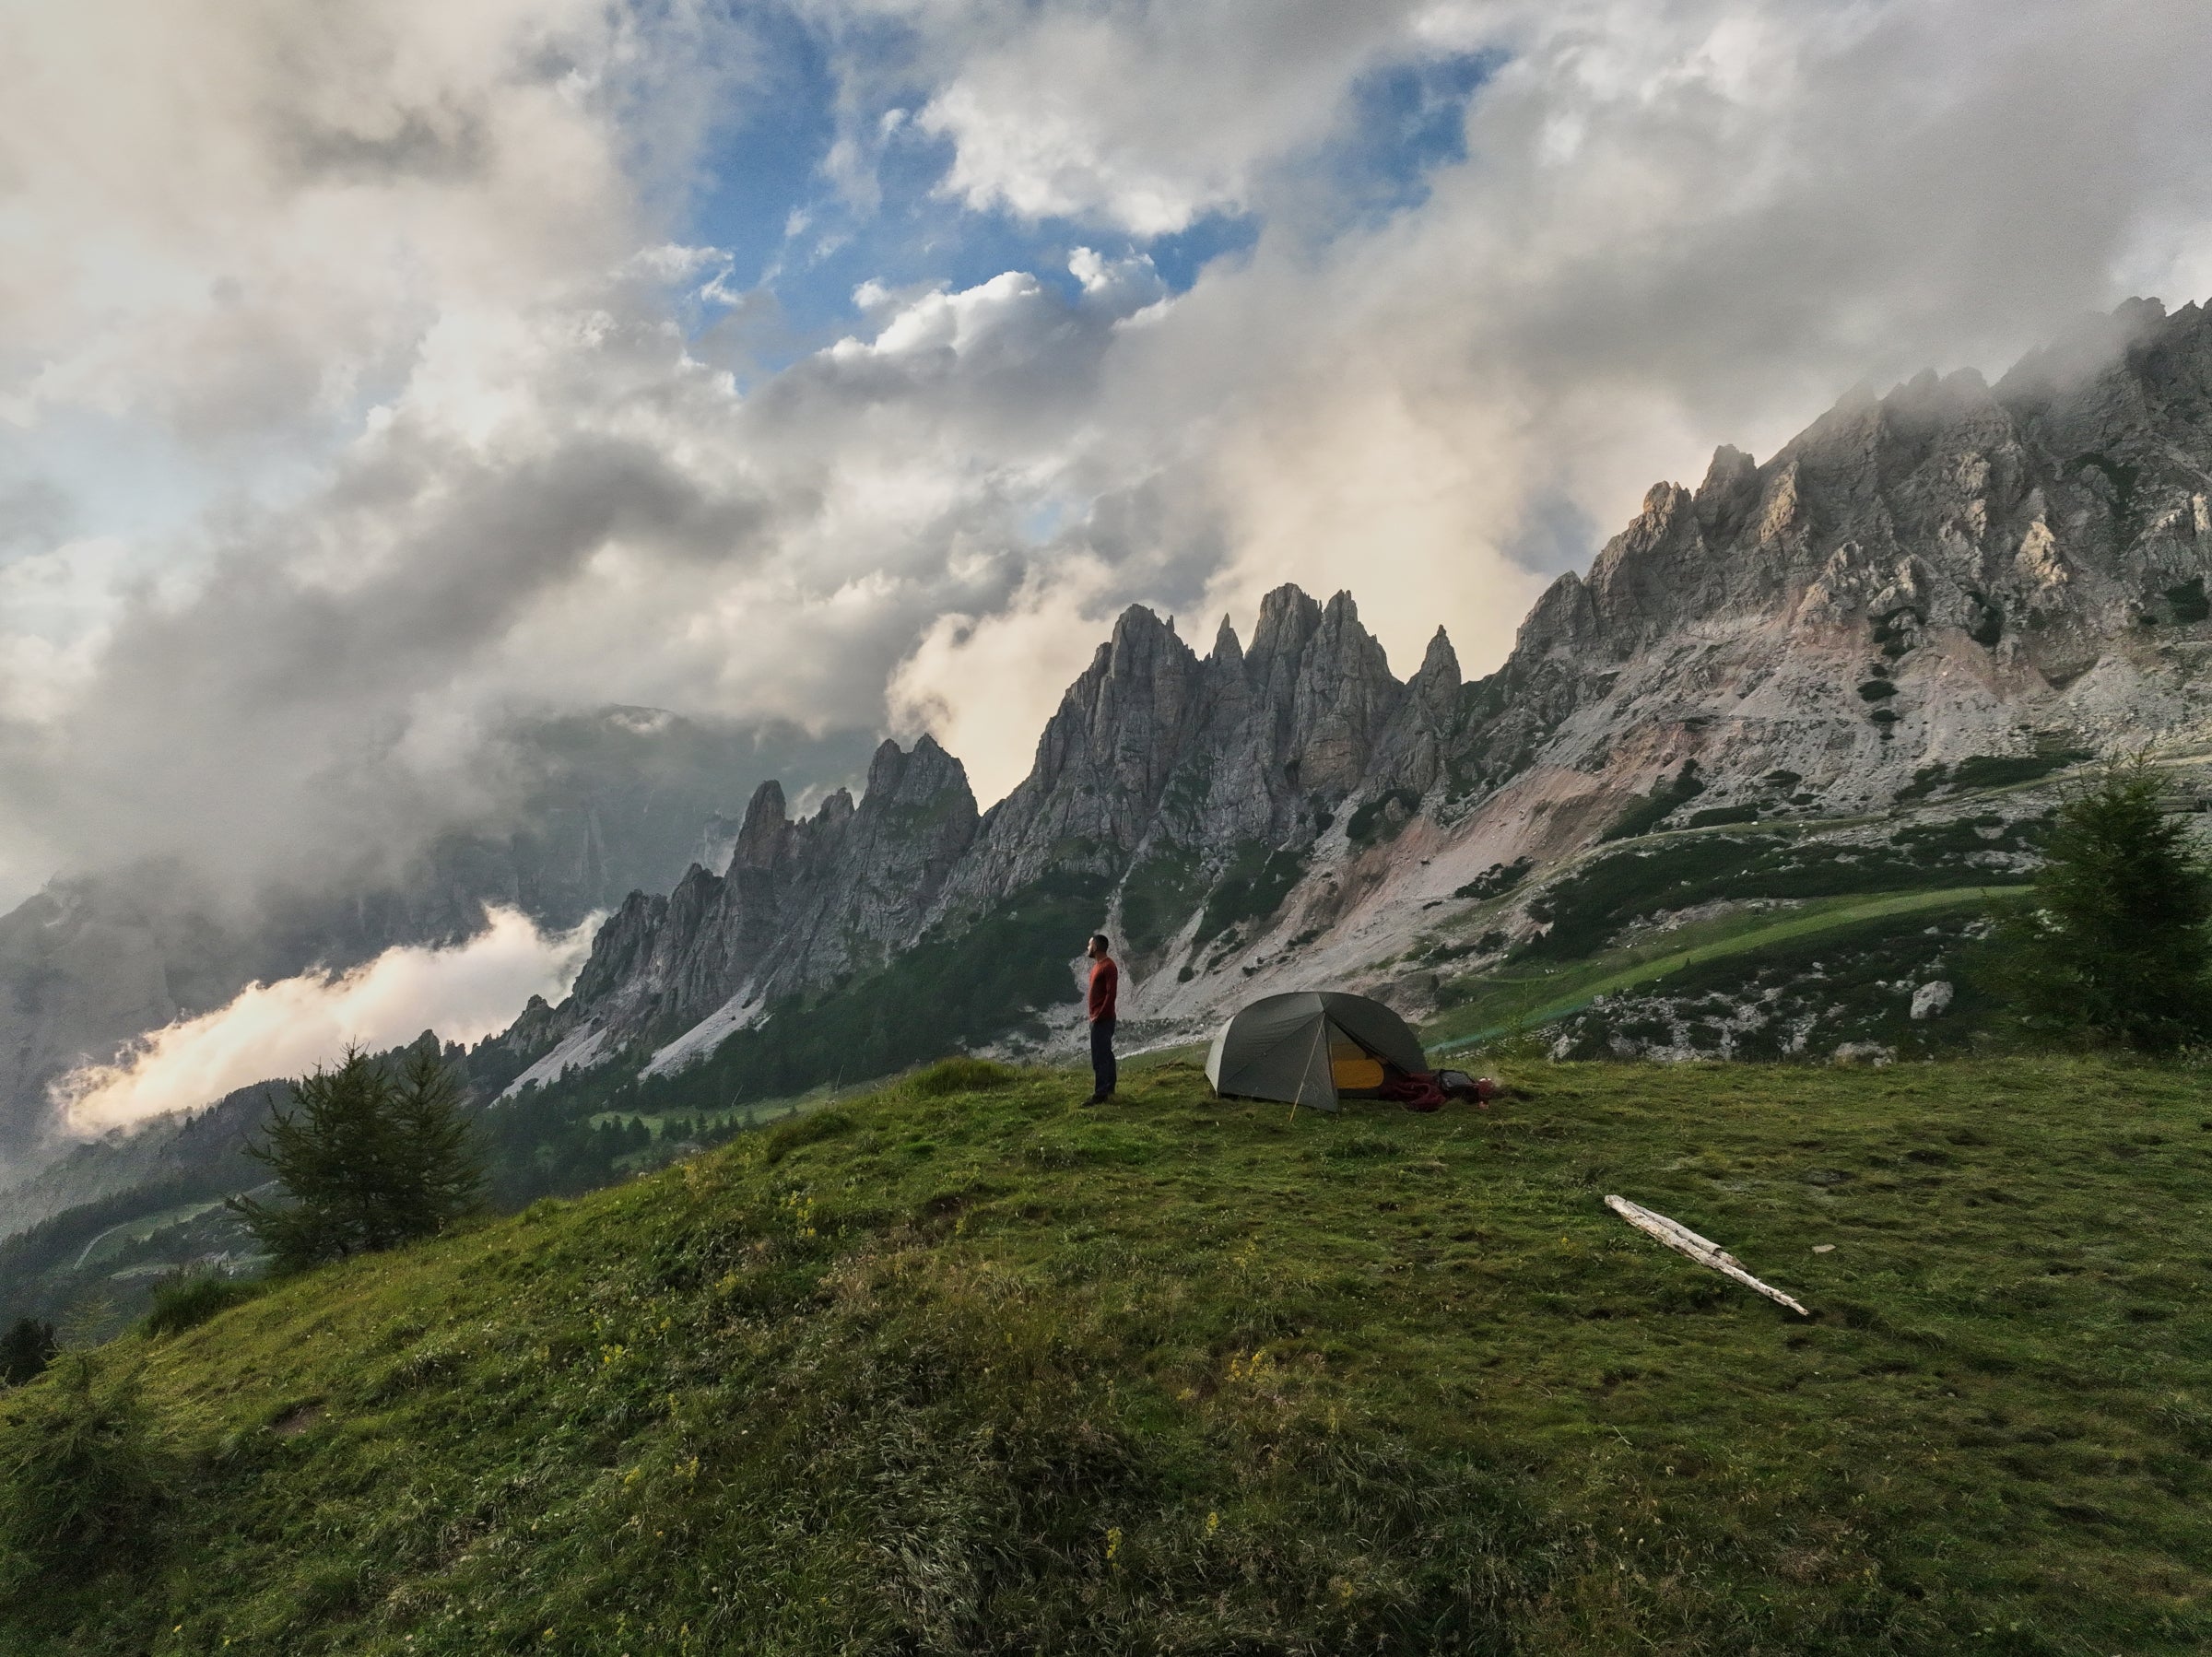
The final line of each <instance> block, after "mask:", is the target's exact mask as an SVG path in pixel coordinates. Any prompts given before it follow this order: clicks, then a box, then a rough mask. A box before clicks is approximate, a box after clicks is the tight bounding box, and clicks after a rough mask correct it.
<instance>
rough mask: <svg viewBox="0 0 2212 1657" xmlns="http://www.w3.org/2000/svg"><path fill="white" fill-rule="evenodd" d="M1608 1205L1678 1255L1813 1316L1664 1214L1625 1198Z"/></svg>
mask: <svg viewBox="0 0 2212 1657" xmlns="http://www.w3.org/2000/svg"><path fill="white" fill-rule="evenodd" d="M1606 1207H1608V1208H1610V1209H1611V1210H1613V1212H1614V1213H1615V1214H1618V1215H1619V1216H1620V1217H1621V1218H1622V1219H1624V1220H1626V1221H1628V1222H1629V1224H1630V1225H1631V1226H1633V1227H1635V1228H1636V1229H1637V1230H1639V1231H1641V1232H1642V1233H1643V1234H1644V1235H1645V1236H1646V1237H1654V1238H1657V1239H1658V1240H1660V1241H1661V1242H1663V1243H1665V1245H1666V1246H1667V1247H1668V1248H1670V1249H1672V1250H1674V1252H1676V1253H1677V1254H1687V1255H1688V1256H1689V1257H1690V1258H1691V1259H1692V1260H1694V1261H1696V1262H1697V1263H1699V1264H1700V1265H1705V1266H1711V1267H1712V1269H1713V1270H1714V1271H1716V1272H1718V1273H1720V1274H1721V1275H1722V1276H1724V1277H1733V1278H1735V1280H1736V1281H1737V1282H1738V1283H1740V1284H1742V1285H1743V1286H1744V1287H1746V1288H1749V1289H1757V1290H1758V1291H1759V1293H1760V1294H1762V1295H1764V1296H1766V1298H1767V1299H1770V1300H1774V1301H1779V1302H1780V1303H1781V1304H1782V1305H1783V1306H1786V1307H1788V1308H1789V1309H1790V1310H1792V1311H1794V1312H1795V1313H1796V1314H1797V1315H1798V1316H1799V1317H1801V1318H1809V1317H1811V1316H1812V1315H1813V1314H1812V1313H1811V1312H1809V1311H1807V1310H1805V1308H1804V1307H1802V1306H1800V1305H1798V1304H1797V1302H1796V1301H1794V1300H1793V1299H1790V1297H1789V1296H1787V1295H1785V1294H1783V1292H1782V1291H1781V1290H1780V1289H1778V1288H1776V1287H1773V1286H1772V1285H1771V1284H1766V1283H1761V1282H1760V1281H1759V1279H1758V1278H1756V1277H1754V1276H1753V1275H1751V1274H1750V1273H1749V1272H1747V1271H1745V1270H1744V1268H1743V1267H1742V1265H1740V1264H1739V1263H1737V1261H1736V1258H1735V1255H1733V1254H1731V1253H1729V1252H1728V1251H1727V1250H1725V1249H1724V1248H1722V1247H1721V1246H1720V1245H1719V1244H1718V1243H1716V1242H1713V1241H1712V1240H1710V1239H1707V1238H1702V1237H1700V1236H1699V1235H1698V1234H1697V1233H1696V1232H1695V1231H1692V1230H1691V1229H1690V1228H1688V1226H1678V1225H1677V1224H1676V1223H1675V1222H1674V1221H1673V1220H1670V1219H1668V1218H1667V1217H1666V1216H1665V1215H1664V1214H1655V1213H1653V1211H1652V1210H1651V1209H1649V1208H1646V1207H1645V1206H1644V1205H1642V1204H1641V1203H1631V1202H1630V1201H1629V1199H1628V1198H1626V1197H1607V1198H1606Z"/></svg>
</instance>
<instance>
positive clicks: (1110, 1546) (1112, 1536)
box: [1106, 1524, 1122, 1565]
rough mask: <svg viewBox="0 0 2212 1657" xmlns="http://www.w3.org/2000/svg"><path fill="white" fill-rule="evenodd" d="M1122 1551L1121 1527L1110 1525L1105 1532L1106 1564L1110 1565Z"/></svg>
mask: <svg viewBox="0 0 2212 1657" xmlns="http://www.w3.org/2000/svg"><path fill="white" fill-rule="evenodd" d="M1121 1551H1122V1527H1121V1526H1120V1525H1118V1524H1117V1525H1110V1526H1109V1527H1108V1528H1107V1531H1106V1563H1107V1564H1109V1565H1112V1563H1113V1561H1114V1558H1115V1557H1116V1556H1117V1555H1119V1554H1120V1553H1121Z"/></svg>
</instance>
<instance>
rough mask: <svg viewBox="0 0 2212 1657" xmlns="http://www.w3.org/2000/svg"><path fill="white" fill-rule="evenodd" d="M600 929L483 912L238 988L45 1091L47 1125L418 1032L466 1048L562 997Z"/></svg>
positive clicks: (163, 1104) (595, 918)
mask: <svg viewBox="0 0 2212 1657" xmlns="http://www.w3.org/2000/svg"><path fill="white" fill-rule="evenodd" d="M601 918H602V917H601V916H599V915H597V914H594V915H590V916H587V917H586V918H585V919H584V920H583V921H582V923H580V924H579V925H577V926H576V927H575V928H573V929H572V930H571V931H568V932H541V931H539V930H538V928H537V927H536V926H535V924H534V923H532V922H531V921H530V919H529V917H527V916H526V915H524V914H523V913H522V912H521V911H518V910H512V909H488V910H487V911H485V928H484V930H483V931H482V932H480V933H478V934H477V935H476V936H474V937H472V938H469V939H467V940H466V941H465V942H463V943H461V944H457V945H454V946H451V947H446V948H436V947H428V946H419V945H403V946H399V947H396V948H393V949H387V950H385V951H384V953H383V954H382V955H380V956H378V957H377V958H375V959H374V960H372V961H370V962H368V963H367V964H366V965H364V966H360V967H356V968H354V969H352V970H350V971H346V972H321V971H311V972H306V973H302V974H300V976H299V977H297V978H288V979H282V980H279V981H277V982H275V983H266V984H263V983H255V984H249V985H247V986H246V988H245V989H243V990H241V992H240V993H238V995H237V996H236V997H235V998H234V999H233V1000H232V1001H231V1002H230V1003H229V1005H226V1006H222V1007H219V1008H218V1009H217V1010H216V1011H214V1012H212V1013H204V1014H202V1015H200V1016H199V1017H196V1018H187V1019H182V1020H180V1021H179V1022H177V1023H175V1024H172V1025H170V1026H168V1027H167V1028H163V1029H159V1030H156V1031H154V1032H153V1033H152V1034H150V1035H148V1036H145V1037H143V1038H141V1039H140V1040H138V1041H136V1042H135V1043H134V1044H133V1045H132V1046H131V1047H130V1048H129V1049H128V1050H127V1051H126V1052H124V1053H123V1054H122V1055H121V1056H120V1057H119V1058H118V1059H117V1060H116V1061H115V1063H113V1064H88V1065H85V1066H83V1067H82V1068H80V1069H77V1070H75V1071H72V1072H71V1073H70V1074H69V1075H66V1076H64V1077H63V1078H62V1079H61V1080H60V1081H58V1082H56V1083H55V1084H54V1085H53V1103H54V1106H55V1111H56V1115H57V1118H58V1119H59V1121H60V1122H62V1123H63V1124H64V1126H65V1128H66V1130H67V1131H69V1132H71V1133H74V1134H85V1135H90V1134H100V1133H104V1132H106V1131H108V1130H109V1129H112V1128H117V1127H124V1126H128V1125H130V1124H133V1123H136V1122H145V1121H147V1120H148V1119H150V1118H152V1117H156V1116H161V1115H166V1114H171V1113H174V1112H177V1111H196V1110H199V1109H201V1108H203V1107H204V1106H206V1105H209V1104H212V1103H213V1102H214V1101H216V1100H217V1099H221V1098H222V1097H223V1096H224V1095H225V1094H226V1093H229V1092H231V1091H232V1090H233V1089H235V1088H239V1087H247V1086H250V1085H251V1084H253V1083H254V1082H258V1081H263V1080H265V1079H268V1078H270V1077H275V1076H294V1075H303V1074H305V1073H306V1072H308V1071H311V1070H312V1069H314V1068H315V1066H317V1065H319V1064H331V1063H333V1062H335V1060H336V1059H338V1058H339V1057H340V1056H341V1055H342V1054H343V1053H344V1052H345V1051H346V1049H347V1047H349V1046H359V1047H365V1048H370V1049H372V1050H373V1049H377V1048H386V1047H393V1046H396V1045H398V1044H399V1043H402V1042H405V1041H408V1040H413V1039H414V1038H415V1037H416V1036H418V1035H419V1034H421V1032H422V1031H424V1030H425V1029H435V1030H436V1031H437V1032H438V1034H439V1035H440V1037H441V1038H442V1039H443V1040H448V1041H475V1040H479V1039H481V1038H482V1037H485V1036H488V1035H490V1034H492V1033H493V1032H494V1031H496V1030H500V1029H504V1028H506V1027H507V1026H508V1025H509V1024H510V1023H512V1021H513V1019H514V1017H515V1015H516V1014H517V1013H519V1012H521V1010H522V1008H523V1005H524V1003H525V1002H527V1001H528V1000H529V998H530V997H531V996H533V995H543V996H545V997H546V998H547V1000H551V1001H558V1000H559V999H560V997H561V996H562V995H564V994H566V993H568V987H569V985H570V984H571V982H572V981H574V980H575V977H576V974H577V972H578V971H579V970H582V966H583V962H584V958H585V957H586V956H587V955H589V954H590V952H591V942H592V934H594V932H595V931H597V930H598V926H599V922H600V920H601Z"/></svg>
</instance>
